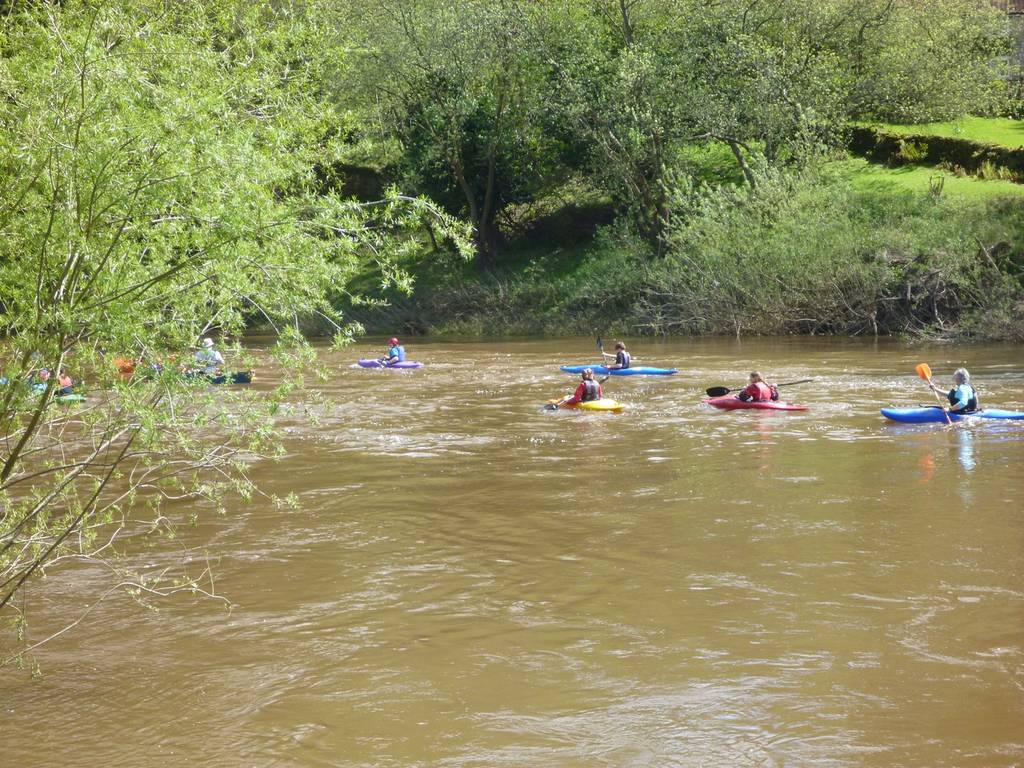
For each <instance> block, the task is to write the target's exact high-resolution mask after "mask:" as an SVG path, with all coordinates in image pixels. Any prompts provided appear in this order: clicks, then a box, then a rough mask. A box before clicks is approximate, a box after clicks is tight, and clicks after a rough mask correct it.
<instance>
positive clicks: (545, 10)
mask: <svg viewBox="0 0 1024 768" xmlns="http://www.w3.org/2000/svg"><path fill="white" fill-rule="evenodd" d="M350 18H352V19H355V23H354V24H353V25H352V27H351V29H350V32H349V33H350V34H351V35H353V36H354V37H355V38H356V40H357V41H358V42H359V45H360V50H361V51H363V55H362V56H360V57H358V58H357V59H356V60H355V63H356V71H357V72H358V76H359V80H360V82H361V83H362V86H363V92H364V106H365V108H366V110H367V113H368V114H372V115H373V116H374V118H375V119H374V120H373V121H369V122H368V123H367V131H368V132H369V133H371V134H372V133H375V132H376V133H377V134H379V136H378V138H382V137H390V138H394V139H396V140H398V141H399V142H400V144H401V146H402V147H403V149H404V151H403V152H402V153H401V156H400V158H399V159H398V161H397V163H396V165H397V171H398V172H399V173H400V174H402V175H403V177H404V178H406V179H407V180H409V181H410V182H411V183H413V184H415V185H417V186H418V187H419V188H421V189H423V190H424V191H425V192H427V193H429V194H431V195H433V196H434V197H435V198H436V199H438V200H439V201H441V202H442V203H443V204H444V205H445V206H446V207H447V209H448V210H449V212H451V213H453V214H459V215H464V216H466V217H468V218H469V219H470V220H471V221H472V223H473V225H474V227H475V228H476V232H477V255H478V263H479V266H481V267H482V268H485V269H490V268H493V267H494V266H495V264H496V256H497V250H498V247H499V245H500V239H501V238H500V233H499V231H498V230H499V227H498V226H497V223H498V222H500V219H501V216H502V213H503V212H505V211H507V210H508V209H509V208H510V207H511V206H515V205H517V204H520V203H521V202H523V201H524V200H529V199H536V198H537V197H539V196H543V195H545V194H550V193H552V192H553V191H554V190H556V189H557V188H558V186H559V185H560V184H563V183H564V182H565V180H566V178H567V177H570V176H582V177H583V178H585V179H586V182H587V184H589V185H590V186H592V187H594V188H596V189H599V190H601V191H602V192H603V193H604V194H606V195H608V196H609V198H610V199H611V200H612V201H613V202H614V203H615V205H616V207H617V208H618V210H620V211H622V212H624V213H627V214H628V216H629V217H630V219H631V220H632V222H633V224H634V227H635V229H636V231H637V233H638V234H639V235H640V236H641V237H643V238H644V239H645V240H647V242H649V243H650V244H652V245H653V246H654V248H655V250H660V249H661V248H662V246H663V241H662V234H663V232H664V227H665V225H666V223H667V215H668V207H667V204H668V199H669V197H670V195H671V186H672V184H673V183H674V181H673V180H674V179H675V178H676V177H677V175H678V173H679V172H684V173H685V172H686V168H685V163H684V161H683V156H685V154H686V153H687V151H688V148H690V147H693V146H694V145H700V144H706V143H719V144H721V145H722V146H723V147H727V148H728V150H729V152H730V153H731V155H732V157H733V159H734V161H735V163H736V166H737V168H738V170H739V171H741V172H742V176H743V178H744V179H745V181H746V183H747V184H748V185H753V184H755V183H756V178H757V176H756V173H755V171H756V168H757V166H759V165H763V164H768V165H773V166H780V167H781V166H793V165H796V166H800V165H802V164H804V163H806V162H808V161H809V160H811V159H812V158H813V157H814V156H815V155H816V154H818V153H819V152H820V151H821V149H822V147H824V146H830V145H835V144H836V143H838V142H839V141H840V140H841V136H842V133H843V131H844V129H845V127H846V125H847V122H848V121H849V120H850V119H865V118H873V119H890V120H899V119H911V118H912V119H922V118H927V119H942V118H947V117H955V116H959V115H962V114H965V113H968V112H975V113H979V114H984V113H989V112H991V111H993V110H998V109H999V108H1001V107H1002V106H1004V105H1005V103H1006V98H1007V94H1008V85H1007V83H1008V76H1009V74H1010V69H1011V67H1010V60H1009V58H1008V54H1009V51H1010V48H1011V40H1010V37H1009V33H1008V28H1007V21H1006V17H1005V15H1004V14H1003V13H1001V12H1000V11H999V10H998V9H996V8H995V7H994V6H993V4H992V3H989V2H987V1H986V0H970V1H969V2H963V0H921V1H918V0H913V1H912V0H869V1H868V2H864V0H813V1H811V2H808V1H807V0H772V1H771V2H760V1H758V0H733V1H731V2H725V3H709V2H704V0H596V1H594V2H590V1H588V2H582V1H581V0H548V2H543V3H534V2H524V1H523V0H503V2H500V3H496V2H491V0H365V2H363V1H362V0H360V2H353V3H352V12H351V16H350Z"/></svg>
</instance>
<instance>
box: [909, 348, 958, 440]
mask: <svg viewBox="0 0 1024 768" xmlns="http://www.w3.org/2000/svg"><path fill="white" fill-rule="evenodd" d="M914 370H915V371H917V375H918V376H920V377H921V378H922V379H924V380H925V381H927V382H928V387H929V389H931V388H932V387H934V386H935V385H934V384H932V369H931V366H930V365H928V363H918V364H917V365H916V366H914ZM932 394H933V395H935V399H936V400H938V401H939V403H940V404H941V403H942V398H941V397H939V393H938V392H936V391H935V390H934V389H932ZM942 413H943V414H945V416H946V423H947V424H949V426H953V419H952V418H950V416H949V411H947V410H946V406H945V405H942Z"/></svg>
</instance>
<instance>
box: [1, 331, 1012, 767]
mask: <svg viewBox="0 0 1024 768" xmlns="http://www.w3.org/2000/svg"><path fill="white" fill-rule="evenodd" d="M630 348H631V350H632V351H633V353H634V356H635V357H636V358H637V360H636V362H637V364H643V365H676V366H678V367H679V368H680V369H681V372H680V374H679V375H677V376H673V377H649V378H646V377H645V378H641V377H635V378H616V379H612V380H610V381H608V382H607V383H606V385H605V388H606V394H607V395H608V396H610V397H614V398H616V399H619V400H621V401H623V402H625V403H627V404H628V405H629V409H628V410H627V411H626V412H625V413H623V414H620V415H615V414H588V413H581V412H558V413H544V412H540V411H539V406H540V404H542V403H543V402H544V401H545V400H547V399H549V398H552V397H556V396H559V395H561V394H563V393H565V392H566V391H568V389H569V387H570V384H571V383H572V382H573V379H572V378H571V377H569V376H568V375H566V374H562V373H560V372H559V371H558V369H557V364H558V363H586V362H593V361H596V353H595V351H594V348H593V340H587V339H562V340H557V341H506V342H487V343H476V342H466V343H456V342H451V341H444V342H417V343H412V344H410V345H409V351H410V355H411V357H412V358H414V359H419V360H422V361H424V362H425V363H427V367H425V368H423V369H422V370H419V371H412V372H398V371H375V370H362V369H353V368H350V367H349V364H350V363H351V362H352V361H353V360H354V359H355V358H356V357H359V356H369V355H372V354H375V353H376V352H377V350H376V349H372V350H371V349H370V347H368V346H367V345H360V347H358V348H356V349H349V350H346V351H344V352H332V353H327V354H325V356H324V358H323V359H324V362H325V364H326V366H327V367H328V368H329V369H330V370H331V371H332V372H333V374H332V379H331V380H330V382H329V383H328V384H327V385H326V386H324V387H323V392H324V394H325V396H326V399H327V404H326V405H324V406H317V412H318V414H319V417H320V418H319V423H318V424H316V425H310V424H307V423H304V422H300V421H298V420H295V421H288V422H285V424H284V427H285V429H286V435H285V447H286V449H287V455H286V456H285V458H283V459H282V460H281V461H279V462H276V463H271V462H267V463H263V464H259V465H257V466H256V467H254V468H253V471H254V474H255V475H256V477H257V478H258V480H259V481H260V483H261V484H262V486H263V488H264V490H266V491H267V492H268V493H273V494H279V495H286V494H295V495H296V496H297V498H298V501H299V508H298V510H295V511H282V510H280V509H278V508H276V507H275V506H274V505H273V504H271V503H270V502H269V501H266V500H263V499H259V498H257V499H254V500H253V501H252V502H249V503H243V502H240V501H239V502H237V503H235V504H234V505H233V506H232V508H231V509H229V512H228V514H227V515H225V516H217V515H216V514H215V513H213V512H212V511H210V512H209V514H206V515H205V516H204V517H203V522H202V523H201V525H200V526H199V528H198V529H197V530H195V531H191V532H188V533H187V535H186V541H184V542H182V543H183V544H184V545H186V546H191V547H194V548H196V552H197V553H208V556H209V557H210V558H211V560H212V561H213V562H214V564H215V565H214V567H215V573H216V577H217V589H218V591H219V592H220V593H221V594H223V595H225V596H226V597H228V598H229V599H230V600H231V601H232V603H233V608H232V609H231V610H230V612H228V611H225V610H224V609H223V608H222V607H221V606H220V605H219V604H218V603H216V602H214V601H210V600H203V599H193V598H192V597H190V596H182V595H178V596H175V597H173V598H170V599H168V600H166V601H164V602H163V603H160V604H159V611H157V612H150V611H146V610H143V609H140V608H139V607H138V606H136V605H135V604H134V603H132V602H131V601H129V600H128V599H127V598H121V597H116V598H110V599H108V600H106V601H105V602H103V603H102V604H101V605H100V606H99V607H97V608H96V609H95V610H94V611H93V612H92V613H91V614H89V616H88V617H87V618H86V619H85V620H84V621H83V622H82V623H81V624H80V625H79V626H78V627H76V628H75V629H74V630H73V631H71V632H69V633H67V634H65V635H62V636H60V637H59V638H57V639H55V640H53V641H51V642H50V643H49V644H48V645H47V646H45V647H44V648H42V649H41V650H40V651H39V652H38V654H37V659H38V661H39V663H40V665H41V670H42V675H41V676H40V677H36V678H29V676H28V675H27V674H24V673H20V672H18V671H16V670H14V669H12V668H6V669H3V670H0V738H2V741H0V764H2V765H4V766H12V767H13V766H99V765H103V766H185V765H195V764H203V765H210V766H296V767H298V766H450V767H455V766H467V767H468V766H473V767H474V768H475V767H479V768H484V767H488V766H517V767H518V766H524V767H533V766H537V767H541V766H544V767H545V768H548V767H551V766H741V767H742V766H878V767H879V768H881V767H882V766H884V767H885V768H892V767H893V766H959V767H973V766H977V767H978V768H982V767H984V768H991V767H992V766H1019V765H1021V764H1024V423H1021V422H1018V423H982V424H977V425H965V426H957V427H955V428H947V427H944V426H942V425H923V426H913V427H907V426H896V425H890V424H887V423H885V421H884V420H883V419H882V418H881V417H880V415H879V413H878V408H879V406H881V405H889V404H915V403H929V402H934V400H933V399H931V398H932V396H931V394H930V393H929V392H928V391H927V389H925V387H924V386H923V384H922V383H921V381H920V380H919V379H918V378H917V377H916V376H915V374H914V371H913V368H914V365H915V364H916V363H918V362H922V361H925V362H929V363H930V364H931V366H932V368H933V370H934V371H935V372H936V375H937V376H940V377H942V378H943V380H944V381H948V377H949V374H950V373H951V371H952V370H953V368H955V367H957V366H959V365H966V366H967V367H968V368H969V369H970V370H971V372H972V374H973V376H974V377H975V380H976V382H977V383H978V384H979V386H980V388H981V390H982V392H983V395H984V397H985V400H986V402H987V403H988V404H990V405H993V406H995V405H999V406H1002V407H1007V408H1016V409H1024V359H1022V355H1021V348H1020V347H1009V346H976V347H970V348H953V347H937V346H936V347H927V346H916V347H912V346H905V345H901V344H899V343H896V342H889V341H885V342H879V343H877V344H876V343H874V342H870V341H867V342H859V341H842V340H825V341H822V340H813V339H811V340H806V339H800V340H793V341H782V340H752V341H743V342H735V341H729V340H724V341H723V340H698V341H669V342H663V343H662V342H651V341H637V342H635V343H632V344H630ZM752 365H753V366H756V367H758V368H760V369H761V370H762V371H764V372H765V373H766V374H767V375H768V376H769V377H771V378H773V379H775V380H777V381H785V380H790V379H800V378H805V377H815V379H816V381H815V382H814V383H812V384H806V385H801V386H799V387H793V388H791V389H789V390H784V391H785V392H786V394H787V395H789V396H790V398H791V399H794V400H796V401H799V402H804V403H806V404H808V405H810V406H811V410H810V411H808V412H807V413H791V414H772V413H764V412H750V411H747V412H731V413H730V412H720V411H715V410H712V409H709V408H708V407H707V406H701V405H700V404H699V403H700V397H701V395H702V394H703V392H702V391H703V389H704V388H705V387H708V386H714V385H725V386H737V385H739V384H741V383H742V381H743V378H744V376H743V374H744V373H745V372H746V371H747V370H748V369H749V368H750V367H751V366H752ZM261 374H262V375H261V378H260V380H259V381H258V382H257V383H256V385H254V387H253V389H254V390H255V391H256V392H257V393H258V392H259V391H260V390H261V389H267V388H270V387H272V386H273V384H274V379H275V377H274V375H273V373H272V372H271V371H270V370H269V369H268V370H267V371H263V372H261ZM179 511H180V512H181V514H182V515H183V516H184V515H185V514H187V511H188V510H179ZM101 578H102V576H101V574H93V573H90V572H88V571H83V572H82V573H81V574H70V575H69V574H63V576H62V577H61V580H60V581H58V582H55V584H54V586H53V588H48V590H47V591H46V592H42V591H40V592H39V594H40V595H44V597H42V598H41V599H40V601H39V602H38V603H36V605H35V608H34V611H35V614H34V616H32V617H31V618H32V619H33V620H34V624H33V625H32V626H33V636H34V637H41V636H45V633H46V632H47V631H52V630H53V629H54V628H58V627H59V626H61V624H60V622H61V621H62V620H70V619H71V618H74V617H75V616H77V612H79V611H80V610H81V608H82V606H83V605H85V604H87V601H88V600H89V599H90V598H92V597H94V592H95V591H96V590H98V589H99V585H100V584H101V583H102V582H101Z"/></svg>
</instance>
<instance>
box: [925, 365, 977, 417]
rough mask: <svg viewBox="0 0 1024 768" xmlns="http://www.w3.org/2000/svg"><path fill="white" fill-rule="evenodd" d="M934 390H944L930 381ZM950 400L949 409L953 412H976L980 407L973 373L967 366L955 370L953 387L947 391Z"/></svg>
mask: <svg viewBox="0 0 1024 768" xmlns="http://www.w3.org/2000/svg"><path fill="white" fill-rule="evenodd" d="M928 385H929V386H930V387H931V388H932V391H933V392H942V388H941V387H937V386H935V384H933V383H931V382H929V384H928ZM946 399H948V400H949V409H948V410H949V411H951V412H952V413H974V412H975V411H976V410H978V408H980V407H981V406H980V400H979V399H978V392H977V390H975V389H974V387H973V386H972V385H971V374H969V373H968V372H967V369H966V368H957V369H956V370H955V371H954V372H953V388H952V389H951V390H949V392H947V393H946Z"/></svg>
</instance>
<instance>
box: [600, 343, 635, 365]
mask: <svg viewBox="0 0 1024 768" xmlns="http://www.w3.org/2000/svg"><path fill="white" fill-rule="evenodd" d="M601 355H602V356H603V357H605V358H608V359H611V360H614V361H615V362H614V363H610V364H609V365H607V366H605V367H606V368H608V370H610V371H611V370H622V369H624V368H629V365H630V363H631V362H632V357H631V356H630V354H629V352H627V351H626V345H625V344H624V343H623V342H621V341H616V342H615V354H614V355H613V354H611V353H609V352H605V351H604V350H603V349H602V350H601Z"/></svg>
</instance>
